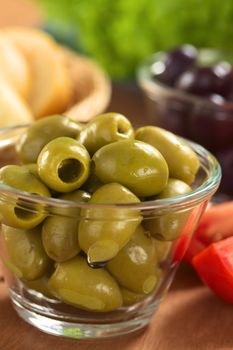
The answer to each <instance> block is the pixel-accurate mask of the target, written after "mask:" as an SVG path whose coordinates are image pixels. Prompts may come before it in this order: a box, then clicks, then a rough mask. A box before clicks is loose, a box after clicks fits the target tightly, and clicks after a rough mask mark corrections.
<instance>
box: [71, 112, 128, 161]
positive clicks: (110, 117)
mask: <svg viewBox="0 0 233 350" xmlns="http://www.w3.org/2000/svg"><path fill="white" fill-rule="evenodd" d="M133 138H134V130H133V127H132V125H131V123H130V121H129V120H128V119H127V118H126V117H124V116H123V115H122V114H119V113H106V114H101V115H98V116H97V117H95V118H94V119H92V120H91V121H90V122H89V123H88V124H87V125H86V126H85V127H84V128H83V129H82V130H81V132H80V133H79V135H78V138H77V140H78V141H79V142H81V143H82V144H83V145H84V146H85V147H86V149H87V150H88V152H89V153H90V155H93V154H94V153H95V152H96V151H97V150H98V149H99V148H101V147H103V146H105V145H107V144H109V143H112V142H115V141H120V140H126V139H130V140H133Z"/></svg>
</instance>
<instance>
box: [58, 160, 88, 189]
mask: <svg viewBox="0 0 233 350" xmlns="http://www.w3.org/2000/svg"><path fill="white" fill-rule="evenodd" d="M82 172H83V165H82V164H81V163H80V162H79V161H78V160H77V159H65V160H63V161H62V162H61V163H60V165H59V168H58V176H59V178H60V179H61V180H62V181H63V182H66V183H70V182H74V181H75V180H76V179H77V178H78V177H79V176H80V175H81V174H82Z"/></svg>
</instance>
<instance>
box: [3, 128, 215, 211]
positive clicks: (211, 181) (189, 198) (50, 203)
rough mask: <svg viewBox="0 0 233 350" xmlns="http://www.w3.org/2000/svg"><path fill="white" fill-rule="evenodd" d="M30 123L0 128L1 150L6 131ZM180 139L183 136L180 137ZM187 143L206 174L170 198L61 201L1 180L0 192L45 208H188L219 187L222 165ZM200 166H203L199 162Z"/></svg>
mask: <svg viewBox="0 0 233 350" xmlns="http://www.w3.org/2000/svg"><path fill="white" fill-rule="evenodd" d="M28 126H30V124H23V125H22V124H20V125H15V126H12V127H6V128H0V150H1V146H2V142H3V145H8V146H9V145H11V144H12V142H8V143H7V142H5V143H4V141H7V139H6V138H5V139H3V138H2V137H3V136H4V134H5V133H7V132H11V131H13V132H15V131H19V130H20V129H25V128H27V127H28ZM15 136H17V135H15V133H14V136H13V137H12V138H11V139H10V140H11V141H13V139H14V138H15ZM181 139H182V138H181ZM185 141H186V142H188V144H189V145H190V146H191V148H192V149H193V150H194V151H195V153H197V154H198V156H199V158H200V157H201V156H202V157H203V159H206V160H207V161H208V164H209V169H210V170H207V171H208V172H209V176H208V177H207V179H206V180H205V181H203V182H202V183H201V185H200V186H198V187H197V188H195V189H193V190H192V191H191V192H189V193H187V194H184V195H181V196H176V197H173V198H165V199H156V200H153V201H142V202H140V203H132V204H131V203H129V204H114V203H113V204H102V203H97V204H94V203H88V202H86V203H84V202H77V201H76V202H75V201H71V200H64V199H57V198H52V197H42V196H41V197H40V196H37V195H33V194H28V193H27V192H24V191H20V190H17V189H14V188H12V187H10V186H7V185H5V184H3V183H0V195H1V194H3V196H6V197H5V198H10V197H13V198H14V197H20V200H22V201H23V200H25V202H26V201H28V202H31V203H33V204H42V205H44V206H46V207H57V208H61V209H62V208H63V209H67V208H68V207H69V208H73V209H75V208H80V209H82V208H83V209H87V208H89V209H90V208H93V209H94V208H102V209H104V208H112V209H114V208H115V209H116V208H118V209H119V208H122V209H135V210H148V209H165V208H168V207H169V208H177V209H178V208H183V207H185V208H187V207H189V206H190V207H193V206H195V205H197V204H199V203H202V202H203V201H205V200H207V199H209V197H210V196H211V195H212V194H214V193H215V191H216V190H217V188H218V185H219V183H220V180H221V167H220V164H219V163H218V161H217V159H216V158H215V157H214V156H213V155H212V153H211V152H209V151H208V150H207V149H205V148H204V147H203V146H201V145H199V144H197V143H194V142H192V141H189V140H185ZM202 168H203V165H202Z"/></svg>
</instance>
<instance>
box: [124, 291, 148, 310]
mask: <svg viewBox="0 0 233 350" xmlns="http://www.w3.org/2000/svg"><path fill="white" fill-rule="evenodd" d="M121 294H122V299H123V305H124V306H130V305H135V304H137V303H140V301H142V300H143V299H145V298H146V297H147V296H148V295H147V294H139V293H134V292H132V291H131V290H128V289H126V288H121Z"/></svg>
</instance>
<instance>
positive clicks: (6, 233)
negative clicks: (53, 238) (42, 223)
mask: <svg viewBox="0 0 233 350" xmlns="http://www.w3.org/2000/svg"><path fill="white" fill-rule="evenodd" d="M2 234H3V239H4V242H5V245H6V250H7V253H8V256H9V260H7V262H6V263H7V266H8V267H9V268H10V269H11V270H12V271H13V272H14V273H15V274H16V275H17V277H18V278H20V279H22V280H26V281H32V280H35V279H38V278H40V277H42V276H44V275H46V274H47V273H48V272H49V271H50V269H51V261H50V259H49V258H48V257H47V255H46V253H45V251H44V248H43V245H42V241H41V233H40V227H36V228H34V229H32V230H22V229H16V228H13V227H10V226H6V225H2Z"/></svg>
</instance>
